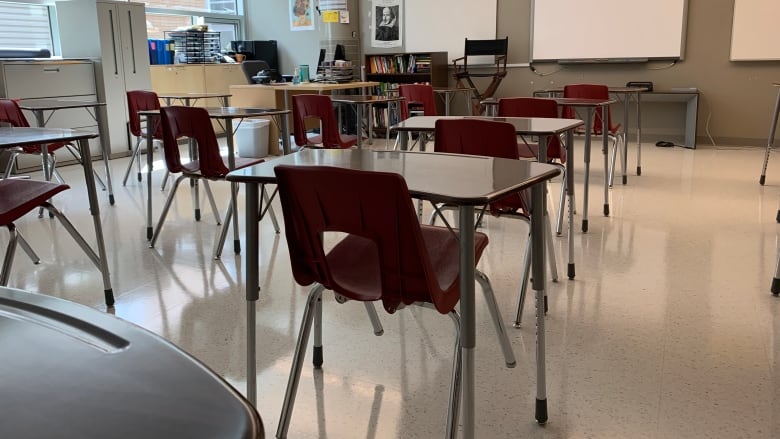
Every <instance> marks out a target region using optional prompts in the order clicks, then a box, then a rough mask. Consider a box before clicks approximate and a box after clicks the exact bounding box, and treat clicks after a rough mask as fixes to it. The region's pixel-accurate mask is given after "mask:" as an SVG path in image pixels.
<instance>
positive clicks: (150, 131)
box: [138, 107, 291, 258]
mask: <svg viewBox="0 0 780 439" xmlns="http://www.w3.org/2000/svg"><path fill="white" fill-rule="evenodd" d="M206 111H208V113H209V117H210V118H211V119H215V120H218V121H220V123H221V124H224V128H225V132H226V133H233V132H234V130H233V120H235V119H238V120H239V124H240V121H241V120H243V119H246V118H251V117H271V118H272V119H273V120H274V122H275V123H276V124H278V125H279V128H280V129H281V132H282V150H283V151H284V152H285V154H289V152H290V150H291V147H290V130H289V126H288V125H287V118H286V117H284V116H286V115H288V114H289V113H290V111H289V110H277V109H273V108H270V109H269V108H236V107H213V108H206ZM138 114H139V116H144V117H146V126H147V130H146V142H147V143H146V144H147V145H151V144H152V142H153V136H154V132H155V130H156V128H155V127H156V126H157V123H159V120H160V119H159V118H160V111H159V110H144V111H139V112H138ZM236 128H237V127H236ZM226 138H227V142H226V143H227V148H228V164H229V168H230V169H233V168H234V167H235V154H234V152H235V147H234V144H233V136H232V135H228V136H227V137H226ZM153 150H154V148H148V150H147V153H146V239H147V240H150V239H152V235H153V230H154V227H153V220H152V167H153V166H154V157H153V155H154V154H153ZM191 153H196V151H194V150H193V151H191ZM231 189H232V191H231V201H232V202H233V207H234V208H233V210H232V212H230V213H231V218H232V222H233V251H234V252H235V253H240V252H241V241H240V240H239V237H238V209H237V208H235V206H236V194H235V193H236V189H237V188H236V185H234V184H233V185H231ZM196 215H197V216H198V217H199V216H200V213H199V212H196ZM271 215H272V218H273V213H272V214H271ZM275 222H276V220H275V219H274V223H275ZM227 229H228V227H227V224H226V225H224V226H223V227H222V231H221V232H220V240H219V243H218V244H217V246H216V247H215V249H214V257H215V258H219V257H220V256H221V255H222V247H223V246H224V243H225V239H226V236H227ZM277 230H278V227H277Z"/></svg>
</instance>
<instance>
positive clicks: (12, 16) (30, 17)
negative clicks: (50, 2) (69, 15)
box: [0, 2, 54, 53]
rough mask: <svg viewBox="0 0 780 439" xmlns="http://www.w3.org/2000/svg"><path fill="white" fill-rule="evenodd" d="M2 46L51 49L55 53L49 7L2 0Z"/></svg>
mask: <svg viewBox="0 0 780 439" xmlns="http://www.w3.org/2000/svg"><path fill="white" fill-rule="evenodd" d="M0 47H2V48H8V49H49V51H51V52H52V53H54V50H53V47H54V45H53V44H52V38H51V20H50V18H49V7H48V6H45V5H37V4H36V5H34V4H26V3H11V2H0Z"/></svg>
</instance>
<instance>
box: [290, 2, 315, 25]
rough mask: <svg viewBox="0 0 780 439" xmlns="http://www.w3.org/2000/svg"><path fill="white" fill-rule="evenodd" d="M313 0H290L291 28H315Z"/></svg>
mask: <svg viewBox="0 0 780 439" xmlns="http://www.w3.org/2000/svg"><path fill="white" fill-rule="evenodd" d="M312 9H313V6H312V1H311V0H290V30H292V31H297V30H314V13H313V11H312Z"/></svg>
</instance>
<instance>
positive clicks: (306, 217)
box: [275, 166, 515, 438]
mask: <svg viewBox="0 0 780 439" xmlns="http://www.w3.org/2000/svg"><path fill="white" fill-rule="evenodd" d="M275 172H276V176H277V184H278V186H279V195H280V200H281V203H282V212H283V213H284V223H285V230H286V233H285V235H286V236H287V243H288V248H289V250H290V261H291V266H292V271H293V276H294V278H295V280H296V282H297V283H298V284H300V285H303V286H306V285H312V284H314V287H313V288H312V289H311V292H310V293H309V297H308V300H307V302H306V309H305V310H304V313H303V322H302V323H301V330H300V333H299V335H298V341H297V345H296V349H295V354H294V356H293V362H292V369H291V371H290V378H289V381H288V384H287V391H286V394H285V399H284V405H283V408H282V414H281V417H280V421H279V427H278V429H277V431H276V437H277V438H284V437H286V436H287V430H288V427H289V424H290V417H291V415H292V411H293V404H294V402H295V395H296V392H297V389H298V383H299V380H300V374H301V369H302V367H303V359H304V356H305V350H306V345H307V343H308V339H309V335H310V333H311V329H312V324H313V325H314V349H315V350H314V352H315V355H314V356H315V367H319V366H320V365H321V364H322V302H321V296H322V291H323V290H325V289H329V290H332V291H333V292H335V293H336V294H337V295H339V296H342V297H345V298H348V299H351V300H356V301H360V302H365V303H373V302H377V301H381V302H382V305H383V306H384V308H385V310H386V311H387V312H388V313H391V314H392V313H395V312H396V311H397V310H399V309H401V308H403V307H404V306H406V305H411V304H422V305H427V306H430V307H433V308H435V309H436V310H437V311H438V312H439V313H441V314H447V315H449V316H450V318H451V319H452V320H453V322H454V323H455V329H456V337H455V348H454V360H453V371H452V377H451V388H450V404H449V411H448V416H447V437H450V438H452V437H454V436H455V434H456V431H457V425H458V408H459V404H458V403H459V401H460V363H461V361H460V339H459V337H458V335H457V334H459V333H460V331H459V326H460V319H459V317H458V314H457V311H456V309H455V307H456V305H457V303H458V300H459V299H460V285H459V282H460V276H459V274H458V273H459V252H458V246H459V243H458V238H459V233H458V231H457V230H455V231H452V230H450V229H447V228H444V227H434V226H425V225H420V223H419V222H418V220H417V216H416V214H415V211H414V208H413V206H412V203H411V202H410V198H409V190H408V188H407V186H406V182H405V181H404V180H403V178H402V177H401V176H399V175H398V174H392V173H384V172H367V171H357V170H349V169H342V168H332V167H326V166H300V167H290V166H277V167H276V169H275ZM345 187H348V188H351V190H349V191H345V190H344V188H345ZM326 232H339V233H344V234H346V237H344V238H343V239H342V240H341V241H340V242H338V243H337V244H336V245H335V246H334V247H333V248H332V249H331V250H330V251H328V252H327V253H326V252H325V249H324V246H323V235H324V234H325V233H326ZM487 244H488V238H487V236H486V235H485V234H483V233H478V232H477V233H475V249H474V250H475V264H476V263H477V262H478V261H479V259H480V256H481V255H482V252H483V251H484V249H485V247H486V246H487ZM477 281H478V282H479V283H480V285H481V286H482V289H483V291H484V292H485V297H486V298H487V299H488V304H489V307H490V310H491V313H494V317H497V315H496V313H497V312H498V311H497V305H496V303H495V298H494V297H493V292H492V289H491V287H490V283H489V281H488V278H487V277H486V276H485V275H484V274H482V273H480V272H477ZM496 327H497V329H499V331H501V332H500V335H499V338H500V339H501V340H502V348H503V350H504V357H505V360H506V362H507V365H508V366H513V365H514V364H515V359H514V354H513V353H512V347H511V344H510V343H509V339H508V338H507V337H506V332H505V331H503V325H502V324H501V320H500V319H497V320H496Z"/></svg>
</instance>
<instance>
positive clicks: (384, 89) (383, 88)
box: [372, 81, 430, 96]
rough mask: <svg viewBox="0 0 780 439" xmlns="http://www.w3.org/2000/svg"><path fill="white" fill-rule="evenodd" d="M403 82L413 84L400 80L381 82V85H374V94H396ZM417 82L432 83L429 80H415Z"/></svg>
mask: <svg viewBox="0 0 780 439" xmlns="http://www.w3.org/2000/svg"><path fill="white" fill-rule="evenodd" d="M401 84H411V83H410V82H403V83H398V82H380V83H379V85H377V86H374V88H373V93H372V94H375V95H380V96H387V95H393V94H396V93H398V86H400V85H401ZM415 84H425V85H430V83H429V82H422V81H421V82H415Z"/></svg>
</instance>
